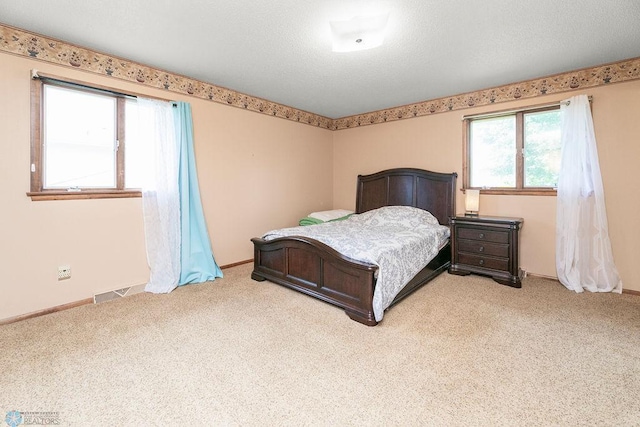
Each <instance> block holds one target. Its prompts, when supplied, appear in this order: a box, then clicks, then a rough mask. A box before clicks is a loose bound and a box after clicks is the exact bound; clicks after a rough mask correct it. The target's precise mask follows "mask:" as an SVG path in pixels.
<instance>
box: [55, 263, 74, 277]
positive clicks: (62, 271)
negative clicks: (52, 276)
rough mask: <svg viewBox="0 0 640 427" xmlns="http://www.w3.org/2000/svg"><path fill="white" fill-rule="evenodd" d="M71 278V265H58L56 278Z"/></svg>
mask: <svg viewBox="0 0 640 427" xmlns="http://www.w3.org/2000/svg"><path fill="white" fill-rule="evenodd" d="M65 279H71V266H70V265H61V266H60V267H58V280H65Z"/></svg>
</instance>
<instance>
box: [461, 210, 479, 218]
mask: <svg viewBox="0 0 640 427" xmlns="http://www.w3.org/2000/svg"><path fill="white" fill-rule="evenodd" d="M464 216H471V217H475V216H478V212H477V211H466V212H465V213H464Z"/></svg>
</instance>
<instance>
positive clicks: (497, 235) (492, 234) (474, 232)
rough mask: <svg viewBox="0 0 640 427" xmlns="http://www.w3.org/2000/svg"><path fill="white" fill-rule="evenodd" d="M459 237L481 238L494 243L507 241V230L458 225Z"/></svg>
mask: <svg viewBox="0 0 640 427" xmlns="http://www.w3.org/2000/svg"><path fill="white" fill-rule="evenodd" d="M457 231H458V237H459V238H460V239H471V240H483V241H487V242H495V243H509V232H508V231H493V230H482V229H478V228H466V227H458V230H457Z"/></svg>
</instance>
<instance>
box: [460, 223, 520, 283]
mask: <svg viewBox="0 0 640 427" xmlns="http://www.w3.org/2000/svg"><path fill="white" fill-rule="evenodd" d="M523 222H524V220H523V219H522V218H508V217H499V216H455V217H452V218H450V219H449V224H450V225H451V267H449V273H451V274H458V275H461V276H466V275H468V274H471V273H475V274H482V275H484V276H490V277H492V278H493V280H495V281H496V282H498V283H501V284H503V285H509V286H513V287H515V288H520V287H522V276H523V272H522V271H521V270H520V266H519V261H518V257H519V250H518V249H519V243H518V234H519V231H520V228H521V227H522V223H523Z"/></svg>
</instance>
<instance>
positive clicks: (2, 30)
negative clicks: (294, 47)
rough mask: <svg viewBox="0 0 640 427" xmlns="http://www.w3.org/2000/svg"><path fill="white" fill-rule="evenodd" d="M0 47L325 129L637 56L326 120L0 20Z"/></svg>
mask: <svg viewBox="0 0 640 427" xmlns="http://www.w3.org/2000/svg"><path fill="white" fill-rule="evenodd" d="M0 51H4V52H7V53H11V54H15V55H19V56H25V57H29V58H32V59H36V60H40V61H44V62H49V63H53V64H56V65H62V66H66V67H70V68H75V69H80V70H83V71H87V72H91V73H94V74H100V75H104V76H110V77H113V78H117V79H120V80H125V81H129V82H134V83H137V84H142V85H145V86H149V87H154V88H157V89H164V90H167V91H169V92H173V93H179V94H182V95H188V96H195V97H197V98H201V99H206V100H209V101H212V102H217V103H219V104H224V105H228V106H232V107H237V108H242V109H245V110H249V111H253V112H256V113H260V114H266V115H269V116H274V117H279V118H282V119H285V120H291V121H294V122H300V123H304V124H307V125H311V126H315V127H320V128H323V129H329V130H342V129H349V128H355V127H360V126H367V125H373V124H379V123H386V122H392V121H396V120H403V119H410V118H416V117H423V116H428V115H432V114H437V113H445V112H449V111H455V110H462V109H466V108H471V107H479V106H485V105H491V104H497V103H501V102H508V101H514V100H519V99H527V98H534V97H537V96H542V95H550V94H554V93H562V92H569V91H573V90H576V89H580V88H589V87H595V86H601V85H607V84H611V83H620V82H625V81H630V80H636V79H640V58H632V59H627V60H623V61H618V62H614V63H610V64H604V65H599V66H596V67H589V68H584V69H581V70H576V71H570V72H565V73H559V74H555V75H552V76H548V77H541V78H537V79H533V80H526V81H523V82H517V83H511V84H507V85H502V86H497V87H493V88H489V89H484V90H479V91H474V92H467V93H463V94H459V95H454V96H448V97H443V98H438V99H432V100H428V101H422V102H418V103H415V104H408V105H403V106H399V107H393V108H388V109H383V110H378V111H372V112H368V113H363V114H356V115H353V116H347V117H342V118H338V119H330V118H328V117H324V116H320V115H317V114H313V113H309V112H307V111H303V110H298V109H296V108H293V107H289V106H286V105H282V104H278V103H275V102H271V101H268V100H265V99H262V98H257V97H254V96H250V95H246V94H243V93H240V92H236V91H233V90H231V89H227V88H223V87H220V86H216V85H214V84H211V83H205V82H202V81H199V80H195V79H191V78H189V77H185V76H182V75H179V74H175V73H169V72H167V71H163V70H159V69H156V68H153V67H149V66H146V65H143V64H139V63H136V62H134V61H130V60H126V59H121V58H118V57H115V56H111V55H106V54H103V53H100V52H96V51H93V50H90V49H85V48H82V47H79V46H76V45H73V44H70V43H67V42H63V41H59V40H56V39H53V38H50V37H46V36H42V35H40V34H36V33H33V32H29V31H25V30H21V29H18V28H14V27H10V26H7V25H4V24H0Z"/></svg>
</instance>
